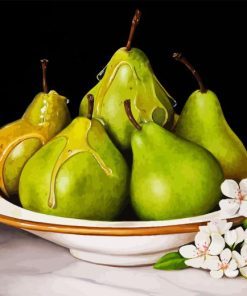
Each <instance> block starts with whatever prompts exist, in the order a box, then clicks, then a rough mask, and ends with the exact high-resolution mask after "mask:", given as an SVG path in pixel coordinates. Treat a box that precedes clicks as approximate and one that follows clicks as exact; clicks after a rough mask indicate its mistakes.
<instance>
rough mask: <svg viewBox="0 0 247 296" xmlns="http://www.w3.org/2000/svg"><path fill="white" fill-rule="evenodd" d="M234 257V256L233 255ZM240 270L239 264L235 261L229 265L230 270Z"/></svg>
mask: <svg viewBox="0 0 247 296" xmlns="http://www.w3.org/2000/svg"><path fill="white" fill-rule="evenodd" d="M231 255H232V254H231ZM237 268H238V264H237V262H236V261H235V260H234V259H232V260H231V261H230V263H229V265H228V269H229V270H235V269H237Z"/></svg>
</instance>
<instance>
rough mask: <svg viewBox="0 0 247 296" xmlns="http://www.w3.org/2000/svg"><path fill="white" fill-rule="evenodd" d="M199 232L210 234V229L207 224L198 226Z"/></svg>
mask: <svg viewBox="0 0 247 296" xmlns="http://www.w3.org/2000/svg"><path fill="white" fill-rule="evenodd" d="M199 230H200V232H205V233H207V234H210V230H209V228H208V227H207V226H199Z"/></svg>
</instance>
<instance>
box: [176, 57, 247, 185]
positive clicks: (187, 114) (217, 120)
mask: <svg viewBox="0 0 247 296" xmlns="http://www.w3.org/2000/svg"><path fill="white" fill-rule="evenodd" d="M173 56H174V58H175V59H176V60H178V61H180V62H181V63H183V64H185V65H186V66H187V68H188V69H189V70H190V71H191V72H192V73H193V75H194V76H195V78H196V79H197V81H198V83H199V88H200V89H199V90H196V91H194V92H193V93H192V94H191V95H190V97H189V98H188V100H187V101H186V103H185V106H184V108H183V110H182V112H181V115H180V117H179V119H178V121H177V124H176V127H175V133H176V134H177V135H179V136H181V137H183V138H185V139H188V140H190V141H192V142H195V143H197V144H199V145H201V146H202V147H204V148H206V149H207V150H208V151H210V152H211V153H212V154H213V155H214V156H215V157H216V158H217V159H218V161H219V162H220V164H221V166H222V168H223V171H224V176H225V178H226V179H235V180H237V181H240V180H241V179H244V178H246V177H247V151H246V149H245V147H244V145H243V143H242V142H241V140H240V139H239V138H238V137H237V135H236V134H235V133H234V132H233V131H232V129H231V128H230V126H229V125H228V123H227V121H226V119H225V117H224V114H223V111H222V108H221V105H220V102H219V99H218V98H217V96H216V94H215V93H214V92H212V91H211V90H208V89H206V88H205V86H204V85H203V83H202V79H201V77H200V76H199V74H198V72H196V70H195V69H194V68H193V67H192V65H191V64H190V63H189V62H188V61H187V59H185V58H184V57H183V56H182V55H181V54H178V53H175V54H174V55H173Z"/></svg>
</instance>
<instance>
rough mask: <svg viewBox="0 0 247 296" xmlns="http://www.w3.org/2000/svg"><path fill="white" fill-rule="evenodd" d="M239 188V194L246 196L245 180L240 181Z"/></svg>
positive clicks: (246, 185)
mask: <svg viewBox="0 0 247 296" xmlns="http://www.w3.org/2000/svg"><path fill="white" fill-rule="evenodd" d="M239 187H240V190H241V193H242V194H244V195H247V178H246V179H243V180H241V181H240V183H239Z"/></svg>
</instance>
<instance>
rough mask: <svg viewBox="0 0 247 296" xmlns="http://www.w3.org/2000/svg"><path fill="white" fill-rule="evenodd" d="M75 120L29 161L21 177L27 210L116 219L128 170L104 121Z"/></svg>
mask: <svg viewBox="0 0 247 296" xmlns="http://www.w3.org/2000/svg"><path fill="white" fill-rule="evenodd" d="M88 100H89V113H88V118H86V117H77V118H75V119H74V120H73V121H72V122H71V123H70V124H69V125H68V126H67V127H66V128H65V129H64V130H63V131H61V132H60V133H59V134H58V135H57V136H56V137H54V138H53V139H52V140H51V141H50V142H49V143H47V144H46V145H45V146H43V147H42V148H41V149H40V150H39V151H37V152H36V153H35V154H34V156H33V157H32V158H30V159H29V160H28V162H27V163H26V165H25V167H24V169H23V171H22V174H21V178H20V186H19V193H20V201H21V204H22V206H23V207H24V208H26V209H29V210H32V211H36V212H40V213H44V214H50V215H56V216H62V217H71V218H80V219H90V220H113V219H115V218H116V217H118V216H119V214H120V213H121V212H122V210H123V209H124V208H125V205H126V204H127V201H128V190H129V172H128V167H127V164H126V162H125V160H124V158H123V156H122V155H121V153H120V152H119V151H118V150H117V148H116V147H115V146H114V144H113V143H112V141H111V140H110V138H109V137H108V135H107V133H106V131H105V129H104V127H103V125H102V124H101V123H100V121H98V120H97V119H91V118H92V115H91V114H90V112H92V110H93V108H92V104H93V96H92V95H89V96H88Z"/></svg>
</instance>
